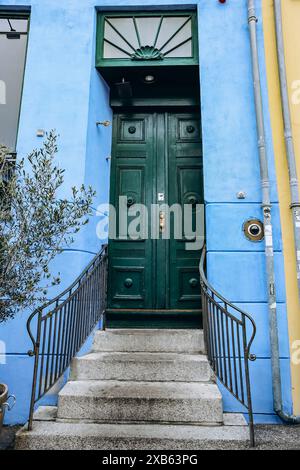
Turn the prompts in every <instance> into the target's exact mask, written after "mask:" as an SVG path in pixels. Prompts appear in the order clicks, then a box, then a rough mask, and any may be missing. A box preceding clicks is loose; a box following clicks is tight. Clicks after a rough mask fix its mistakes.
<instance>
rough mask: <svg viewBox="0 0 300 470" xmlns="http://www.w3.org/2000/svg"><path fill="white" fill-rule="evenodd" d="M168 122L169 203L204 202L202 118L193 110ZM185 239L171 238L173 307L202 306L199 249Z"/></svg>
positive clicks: (172, 115) (171, 305) (175, 116)
mask: <svg viewBox="0 0 300 470" xmlns="http://www.w3.org/2000/svg"><path fill="white" fill-rule="evenodd" d="M168 124H169V130H168V135H169V145H168V147H169V158H168V161H169V171H168V177H169V188H170V190H169V204H170V205H172V204H180V205H181V206H184V204H194V205H195V204H203V184H202V181H203V176H202V144H201V133H200V117H199V116H198V115H195V114H194V113H193V114H170V115H169V119H168ZM194 212H195V209H193V219H194V217H195V214H194ZM191 228H192V227H191ZM193 228H194V229H195V227H193ZM185 235H189V233H185ZM186 242H187V239H186V238H185V237H183V238H182V240H176V239H174V238H171V240H170V277H169V285H170V308H171V309H179V310H183V309H199V308H200V302H201V299H200V280H199V261H200V252H199V251H191V250H187V249H186Z"/></svg>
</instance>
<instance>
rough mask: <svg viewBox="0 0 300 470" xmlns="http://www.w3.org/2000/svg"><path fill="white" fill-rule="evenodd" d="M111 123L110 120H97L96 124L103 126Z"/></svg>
mask: <svg viewBox="0 0 300 470" xmlns="http://www.w3.org/2000/svg"><path fill="white" fill-rule="evenodd" d="M110 125H111V122H110V121H97V122H96V126H104V127H109V126H110Z"/></svg>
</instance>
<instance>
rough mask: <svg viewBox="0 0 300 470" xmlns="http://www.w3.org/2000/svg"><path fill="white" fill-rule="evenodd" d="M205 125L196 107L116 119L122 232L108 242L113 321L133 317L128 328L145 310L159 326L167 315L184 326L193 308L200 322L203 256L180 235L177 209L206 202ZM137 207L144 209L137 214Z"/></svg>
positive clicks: (114, 189) (113, 199)
mask: <svg viewBox="0 0 300 470" xmlns="http://www.w3.org/2000/svg"><path fill="white" fill-rule="evenodd" d="M200 129H201V128H200V117H199V114H198V113H195V112H193V113H192V112H190V113H186V112H185V113H175V112H164V113H162V112H153V113H147V114H145V113H136V114H125V113H124V114H115V116H114V130H113V153H112V166H111V196H110V203H111V204H112V205H113V206H114V207H115V208H116V216H115V220H116V223H115V226H116V230H115V235H114V236H113V237H112V238H111V239H110V241H109V281H108V286H109V287H108V313H109V319H111V318H113V316H114V315H115V316H114V318H118V320H119V319H120V318H125V316H124V315H125V314H127V317H126V318H127V320H128V321H129V324H127V325H126V326H130V324H131V325H132V327H134V326H137V323H138V320H137V319H139V318H142V316H143V314H146V312H147V314H148V315H149V318H150V320H149V321H150V322H151V321H152V320H151V317H153V316H154V315H155V316H156V322H158V323H159V321H160V320H162V319H163V318H167V316H166V314H168V315H169V316H170V315H171V316H172V317H173V318H177V319H178V325H179V324H180V325H181V327H182V326H183V327H184V326H185V319H186V318H187V313H191V314H194V315H198V323H199V313H200V310H201V303H200V285H199V272H198V266H199V259H200V254H201V253H200V250H188V249H186V247H187V245H186V243H187V239H186V236H185V235H186V232H185V233H183V236H182V237H180V236H179V235H178V233H179V232H180V227H181V228H182V232H184V230H183V226H184V213H182V218H181V219H180V217H178V212H176V215H174V208H175V209H176V205H179V206H180V207H181V208H182V209H183V207H184V205H185V204H189V205H190V207H191V212H192V213H193V210H194V209H193V207H194V206H195V205H196V204H201V203H203V182H202V181H203V177H202V145H201V130H200ZM120 197H121V199H120ZM137 204H142V205H143V207H145V209H144V210H143V209H142V210H140V211H136V209H137V208H138V206H137ZM168 208H170V210H168ZM127 210H128V211H129V212H128V213H127V214H126V217H125V219H124V217H123V219H124V220H120V212H121V213H122V214H124V213H126V212H127ZM177 210H178V207H177ZM137 217H139V223H138V222H137ZM176 221H177V222H176ZM110 222H111V224H112V223H113V220H112V214H111V215H110ZM175 223H176V227H177V229H175ZM193 223H194V214H193ZM192 228H193V227H192ZM194 228H195V227H194ZM132 229H135V230H132ZM178 230H179V232H178ZM132 234H133V235H132ZM168 234H170V236H169V235H168ZM133 238H134V239H133ZM116 315H117V316H116ZM130 315H131V316H132V320H131V323H130ZM133 318H134V319H133ZM152 323H153V321H152ZM175 323H176V321H175ZM146 324H147V322H146ZM186 326H188V323H187V322H186Z"/></svg>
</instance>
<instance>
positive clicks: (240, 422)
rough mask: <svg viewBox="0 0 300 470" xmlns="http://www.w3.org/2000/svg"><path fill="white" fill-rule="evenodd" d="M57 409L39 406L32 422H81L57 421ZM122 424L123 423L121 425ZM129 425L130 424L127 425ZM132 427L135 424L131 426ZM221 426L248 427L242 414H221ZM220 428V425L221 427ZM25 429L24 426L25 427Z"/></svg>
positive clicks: (148, 424)
mask: <svg viewBox="0 0 300 470" xmlns="http://www.w3.org/2000/svg"><path fill="white" fill-rule="evenodd" d="M57 409H58V407H57V406H40V407H39V408H38V409H37V410H36V411H35V413H34V415H33V420H34V421H35V422H39V421H51V422H53V421H54V422H55V421H56V422H63V423H68V422H69V423H74V422H76V423H79V422H82V421H81V420H79V421H75V420H66V419H63V420H57ZM86 424H92V423H91V422H86ZM111 424H115V423H111ZM122 424H124V423H123V422H122V423H121V425H122ZM139 424H140V425H142V424H144V425H147V426H151V425H153V424H152V423H149V421H148V422H145V423H141V422H139ZM128 425H130V424H128ZM132 425H133V426H134V425H135V424H132ZM223 425H224V426H234V427H245V426H246V427H248V424H247V421H246V419H245V417H244V415H243V414H242V413H223ZM157 426H164V424H157ZM168 426H176V424H170V425H168ZM184 426H189V425H187V424H184ZM190 426H192V427H194V426H197V425H193V424H191V425H190ZM202 426H204V427H205V426H207V427H212V426H215V427H220V426H216V424H215V423H214V424H213V425H209V424H206V423H205V424H203V425H202ZM221 426H222V425H221ZM25 427H26V425H25Z"/></svg>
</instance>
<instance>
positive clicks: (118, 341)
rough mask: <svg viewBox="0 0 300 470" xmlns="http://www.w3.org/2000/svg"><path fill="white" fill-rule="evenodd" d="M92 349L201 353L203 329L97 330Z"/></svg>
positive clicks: (98, 350) (102, 350)
mask: <svg viewBox="0 0 300 470" xmlns="http://www.w3.org/2000/svg"><path fill="white" fill-rule="evenodd" d="M93 351H94V352H108V351H115V352H167V353H168V352H175V353H187V354H188V353H190V354H193V353H203V352H204V341H203V331H202V330H136V329H135V330H133V329H132V330H130V329H129V330H126V329H124V330H106V331H97V332H96V334H95V339H94V345H93Z"/></svg>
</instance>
